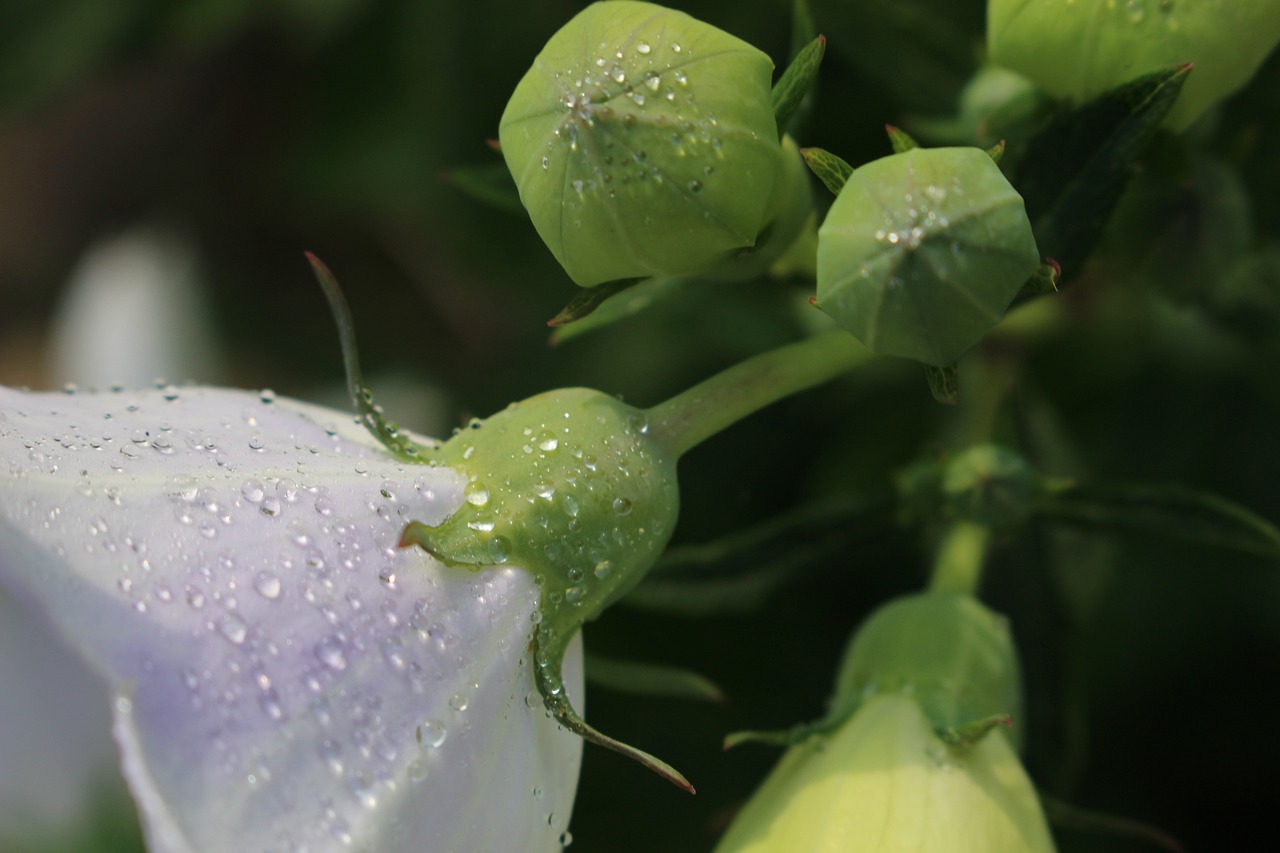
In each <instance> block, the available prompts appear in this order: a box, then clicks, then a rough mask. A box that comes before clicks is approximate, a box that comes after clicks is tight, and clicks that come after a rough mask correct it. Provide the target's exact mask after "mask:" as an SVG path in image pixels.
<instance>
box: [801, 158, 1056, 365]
mask: <svg viewBox="0 0 1280 853" xmlns="http://www.w3.org/2000/svg"><path fill="white" fill-rule="evenodd" d="M1039 260H1040V258H1039V253H1038V252H1037V250H1036V242H1035V238H1034V236H1032V233H1031V223H1030V222H1029V221H1028V220H1027V214H1026V211H1025V209H1024V208H1023V204H1022V197H1021V196H1019V195H1018V193H1017V192H1016V191H1015V190H1014V189H1013V187H1011V186H1010V185H1009V182H1008V181H1007V180H1005V177H1004V175H1002V174H1001V173H1000V169H999V167H997V166H996V164H995V163H993V162H992V160H991V157H990V156H988V155H987V153H986V152H984V151H982V150H981V149H978V148H928V149H926V148H916V149H913V150H911V151H906V152H903V153H901V154H893V155H890V156H888V157H883V158H881V159H879V160H875V161H873V162H871V163H868V164H866V165H865V166H862V167H860V168H858V169H857V170H856V171H854V173H853V174H852V175H851V176H850V177H849V180H848V181H847V182H846V183H845V185H844V188H843V189H842V190H841V191H840V195H839V196H838V197H837V198H836V200H835V203H834V204H833V205H832V206H831V210H830V212H829V213H828V214H827V218H826V221H825V222H823V224H822V227H821V228H820V229H819V231H818V305H819V307H821V308H822V310H823V311H825V312H827V313H828V314H830V315H831V316H832V317H833V318H834V319H835V320H836V322H837V323H839V324H840V325H841V326H842V327H843V328H845V329H846V330H848V331H850V332H852V333H853V335H854V337H856V338H857V339H858V340H860V341H862V343H863V344H865V345H866V346H867V348H868V349H871V350H873V351H875V352H880V353H884V354H886V355H896V356H903V357H906V358H914V359H916V360H917V361H922V362H924V363H925V364H931V365H933V366H935V367H942V366H945V365H947V364H950V363H952V362H954V361H955V360H956V358H958V357H959V356H960V355H961V353H963V352H964V351H965V350H967V349H968V348H969V347H971V346H973V345H974V344H976V343H977V342H978V341H979V340H981V339H982V337H983V335H985V334H986V333H987V332H988V331H989V330H990V329H991V327H992V326H994V325H995V324H996V323H997V322H999V321H1000V319H1001V317H1003V316H1004V312H1005V309H1006V308H1008V306H1009V303H1010V302H1012V301H1013V298H1014V296H1016V295H1017V293H1018V291H1019V290H1020V289H1021V288H1022V286H1023V284H1024V283H1025V282H1026V280H1027V278H1028V277H1030V276H1031V274H1032V273H1034V272H1035V270H1036V268H1037V267H1038V266H1039Z"/></svg>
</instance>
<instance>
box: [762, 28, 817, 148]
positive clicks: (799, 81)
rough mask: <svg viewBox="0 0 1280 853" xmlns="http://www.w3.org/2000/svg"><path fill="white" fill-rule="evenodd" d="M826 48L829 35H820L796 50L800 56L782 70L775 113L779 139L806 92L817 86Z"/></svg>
mask: <svg viewBox="0 0 1280 853" xmlns="http://www.w3.org/2000/svg"><path fill="white" fill-rule="evenodd" d="M826 51H827V37H826V36H822V35H820V36H818V37H817V38H815V39H814V40H813V41H811V42H809V43H808V44H807V45H805V47H804V49H803V50H801V51H800V52H799V53H798V54H796V58H795V59H793V60H791V64H790V65H788V66H787V70H786V71H784V72H782V76H781V77H779V78H778V82H777V83H776V84H774V87H773V116H774V119H775V120H776V121H777V123H778V138H779V139H781V138H782V137H783V136H785V135H786V132H787V127H788V126H789V125H790V124H791V119H792V118H794V117H795V114H796V111H797V110H799V109H800V104H801V103H802V102H803V101H804V99H805V96H806V95H808V94H809V92H810V90H812V89H813V84H814V82H816V81H817V79H818V68H819V67H820V66H821V65H822V57H823V55H824V54H825V53H826Z"/></svg>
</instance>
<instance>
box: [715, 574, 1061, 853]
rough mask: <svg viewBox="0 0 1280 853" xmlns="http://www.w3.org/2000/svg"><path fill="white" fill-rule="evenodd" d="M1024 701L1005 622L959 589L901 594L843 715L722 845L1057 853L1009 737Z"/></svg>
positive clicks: (757, 849) (782, 772)
mask: <svg viewBox="0 0 1280 853" xmlns="http://www.w3.org/2000/svg"><path fill="white" fill-rule="evenodd" d="M1017 706H1018V675H1017V661H1016V659H1015V655H1014V650H1013V644H1012V641H1011V639H1010V637H1009V632H1008V628H1007V627H1006V625H1005V622H1004V620H1003V619H1002V618H1000V617H999V616H997V615H996V614H994V613H992V612H991V611H989V610H987V609H986V608H984V607H983V606H982V605H981V604H979V603H978V602H977V601H975V600H973V599H972V598H970V597H968V596H964V595H958V594H950V593H925V594H922V595H916V596H911V597H908V598H904V599H900V600H898V601H895V602H891V603H890V604H888V605H886V606H884V607H882V608H881V609H880V610H878V611H877V612H876V613H874V614H873V615H872V616H871V617H870V619H868V621H867V622H866V623H865V624H864V626H863V627H862V628H861V629H859V631H858V632H857V634H855V636H854V639H853V641H852V643H851V644H850V647H849V650H848V652H847V653H846V656H845V660H844V663H843V665H842V668H841V672H840V675H839V678H838V679H837V686H836V695H835V697H834V699H833V702H832V708H833V711H832V716H831V717H830V718H829V719H828V720H827V721H824V722H823V723H821V724H819V725H818V726H817V727H815V728H816V729H817V731H816V733H812V734H809V735H808V736H807V737H805V738H803V739H802V740H801V741H800V742H798V743H796V744H795V745H793V746H792V747H791V748H790V750H788V752H787V754H786V755H785V756H784V757H783V759H782V761H781V762H780V763H779V764H778V766H777V767H776V768H774V770H773V772H772V773H771V774H770V775H769V777H768V779H766V780H765V783H764V784H763V785H762V786H761V787H760V789H759V790H758V791H756V793H755V795H754V796H753V797H752V798H751V800H750V802H748V804H747V805H746V807H745V808H744V809H743V810H742V812H741V813H740V814H739V815H738V817H737V819H736V820H735V821H734V823H733V825H732V826H731V827H730V828H729V831H728V832H727V833H726V834H725V836H724V838H723V839H722V840H721V842H720V845H719V847H717V848H716V849H717V853H783V851H786V853H812V852H813V851H820V850H913V851H921V852H922V853H943V852H944V851H945V853H1051V851H1053V849H1054V847H1053V841H1052V838H1051V836H1050V835H1049V830H1048V828H1047V825H1046V823H1045V818H1044V814H1043V812H1042V811H1041V808H1040V803H1039V800H1038V799H1037V797H1036V793H1035V789H1034V788H1033V787H1032V785H1031V782H1030V780H1029V779H1028V778H1027V775H1026V773H1025V771H1024V770H1023V769H1022V766H1021V764H1020V762H1019V760H1018V756H1017V753H1016V750H1015V748H1014V745H1013V743H1012V742H1011V741H1010V739H1009V738H1007V737H1006V735H1005V731H1006V729H1005V728H1004V725H1003V724H1007V723H1008V722H1009V721H1010V719H1011V718H1010V715H1011V714H1016V713H1017Z"/></svg>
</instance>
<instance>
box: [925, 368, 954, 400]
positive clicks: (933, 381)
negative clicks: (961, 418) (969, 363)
mask: <svg viewBox="0 0 1280 853" xmlns="http://www.w3.org/2000/svg"><path fill="white" fill-rule="evenodd" d="M924 375H925V376H926V377H927V378H928V380H929V390H930V391H932V392H933V399H935V400H937V401H938V402H939V403H942V404H943V405H944V406H954V405H955V404H956V403H958V402H959V401H960V371H959V370H957V369H956V365H955V363H954V362H953V363H952V364H948V365H947V366H946V367H934V366H932V365H925V368H924Z"/></svg>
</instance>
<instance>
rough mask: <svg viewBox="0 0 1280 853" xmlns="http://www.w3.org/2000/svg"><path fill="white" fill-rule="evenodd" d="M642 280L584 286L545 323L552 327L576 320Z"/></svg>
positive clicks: (619, 280)
mask: <svg viewBox="0 0 1280 853" xmlns="http://www.w3.org/2000/svg"><path fill="white" fill-rule="evenodd" d="M642 281H645V279H643V278H622V279H618V280H617V281H609V282H605V283H604V284H597V285H596V286H595V287H588V288H585V289H583V290H582V291H580V292H579V293H578V294H577V295H576V296H574V297H573V298H572V299H570V300H569V304H568V305H566V306H564V307H563V308H561V309H560V313H559V314H557V315H556V316H554V317H552V318H551V319H550V320H548V321H547V325H548V326H550V327H551V328H553V329H554V328H556V327H558V326H565V325H568V324H569V323H574V322H577V321H578V320H581V319H582V318H583V317H586V316H588V315H589V314H591V313H592V312H594V311H595V310H596V309H597V308H599V307H600V306H601V305H603V304H604V303H605V302H606V301H607V300H609V299H610V298H611V297H614V296H617V295H618V294H619V293H622V292H623V291H624V290H630V289H631V288H633V287H635V286H636V285H637V284H639V283H640V282H642Z"/></svg>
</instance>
